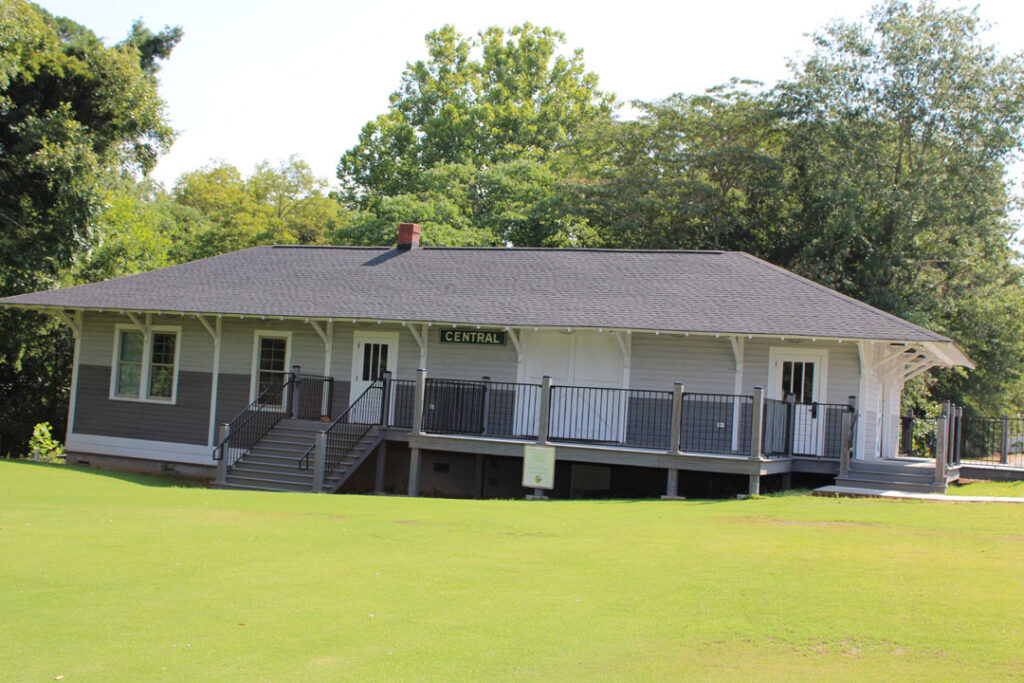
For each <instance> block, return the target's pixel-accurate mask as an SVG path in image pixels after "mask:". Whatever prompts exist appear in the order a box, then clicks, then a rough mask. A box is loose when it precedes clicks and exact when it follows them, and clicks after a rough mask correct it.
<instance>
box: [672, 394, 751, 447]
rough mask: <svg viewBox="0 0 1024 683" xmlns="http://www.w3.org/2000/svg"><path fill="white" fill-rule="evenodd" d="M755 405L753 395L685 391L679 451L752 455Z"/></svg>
mask: <svg viewBox="0 0 1024 683" xmlns="http://www.w3.org/2000/svg"><path fill="white" fill-rule="evenodd" d="M753 407H754V397H753V396H744V395H737V394H709V393H700V392H687V393H685V394H683V403H682V413H681V416H680V419H681V420H682V424H681V425H680V429H679V434H680V444H679V450H681V451H683V452H691V453H713V454H721V455H749V454H750V418H751V414H752V412H753Z"/></svg>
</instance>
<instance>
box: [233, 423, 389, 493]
mask: <svg viewBox="0 0 1024 683" xmlns="http://www.w3.org/2000/svg"><path fill="white" fill-rule="evenodd" d="M355 426H356V425H353V427H355ZM325 427H326V425H324V424H323V423H322V422H314V421H311V420H295V419H286V420H281V421H280V422H279V423H277V425H275V426H274V427H273V428H272V429H271V430H270V431H269V432H267V435H266V436H264V437H263V438H262V439H261V440H260V441H259V442H258V443H257V444H256V445H255V446H253V447H252V448H251V449H249V452H248V453H246V454H245V455H244V456H243V457H242V458H241V459H240V460H239V461H238V462H236V463H235V464H234V466H232V467H230V468H229V469H228V472H227V476H226V478H225V481H224V482H223V483H219V484H216V486H217V487H218V488H225V489H243V490H248V491H304V492H307V493H309V492H313V470H312V462H310V463H309V467H307V468H306V469H300V468H299V464H300V461H301V460H302V457H303V455H305V453H306V451H307V450H308V449H309V447H310V446H312V445H313V444H314V443H316V437H317V434H319V433H320V432H322V431H324V428H325ZM343 427H347V425H339V428H343ZM359 427H360V429H365V427H364V426H361V425H360V426H359ZM383 438H384V432H383V430H381V429H380V428H378V427H373V428H372V429H371V430H370V431H369V432H368V433H367V434H366V436H365V437H364V438H363V439H361V440H360V441H359V443H358V444H356V446H355V448H353V449H352V451H350V452H349V453H348V454H343V455H341V456H339V460H340V465H339V467H337V468H336V469H335V471H333V472H330V473H326V472H325V473H324V483H323V492H325V493H335V492H337V491H338V489H340V488H341V486H342V485H343V484H344V483H345V481H346V480H347V479H348V478H349V477H350V476H351V475H352V473H353V472H355V471H356V469H358V468H359V465H361V464H362V463H363V461H364V460H366V458H367V456H369V454H370V453H372V452H373V450H374V449H375V448H376V447H377V445H378V444H379V443H380V442H381V441H382V440H383Z"/></svg>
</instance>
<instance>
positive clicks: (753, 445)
mask: <svg viewBox="0 0 1024 683" xmlns="http://www.w3.org/2000/svg"><path fill="white" fill-rule="evenodd" d="M763 419H764V387H754V405H753V406H751V411H750V459H751V460H760V459H761V437H762V434H761V432H762V429H761V425H762V420H763Z"/></svg>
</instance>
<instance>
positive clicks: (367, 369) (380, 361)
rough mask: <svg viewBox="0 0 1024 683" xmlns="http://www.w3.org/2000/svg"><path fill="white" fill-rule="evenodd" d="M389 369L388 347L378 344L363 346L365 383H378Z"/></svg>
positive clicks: (368, 343)
mask: <svg viewBox="0 0 1024 683" xmlns="http://www.w3.org/2000/svg"><path fill="white" fill-rule="evenodd" d="M387 369H388V345H387V344H378V343H376V342H366V343H365V344H363V381H364V382H376V381H377V380H378V379H380V378H381V377H383V376H384V373H385V372H386V371H387Z"/></svg>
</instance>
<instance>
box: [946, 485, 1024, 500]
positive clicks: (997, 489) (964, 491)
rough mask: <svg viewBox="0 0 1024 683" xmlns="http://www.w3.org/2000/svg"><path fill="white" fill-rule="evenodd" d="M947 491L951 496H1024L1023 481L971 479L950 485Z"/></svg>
mask: <svg viewBox="0 0 1024 683" xmlns="http://www.w3.org/2000/svg"><path fill="white" fill-rule="evenodd" d="M947 493H949V494H950V495H953V496H1003V497H1006V498H1024V481H972V482H971V483H969V484H963V485H960V486H956V485H954V486H950V487H949V489H948V490H947Z"/></svg>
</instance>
